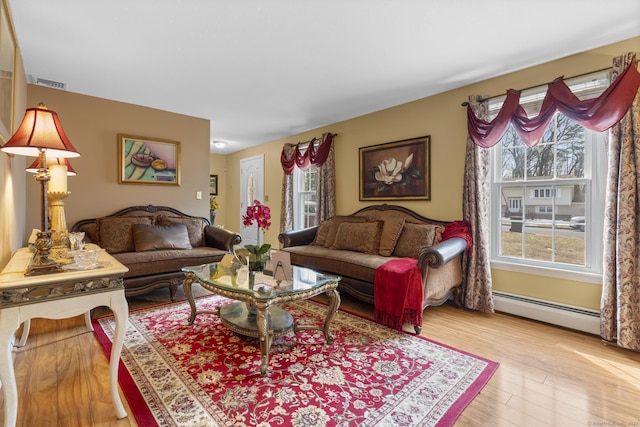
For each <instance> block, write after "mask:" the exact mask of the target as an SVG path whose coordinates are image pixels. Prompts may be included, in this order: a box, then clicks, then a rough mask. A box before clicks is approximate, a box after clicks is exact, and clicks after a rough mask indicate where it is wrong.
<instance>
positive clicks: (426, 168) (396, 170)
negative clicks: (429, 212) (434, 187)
mask: <svg viewBox="0 0 640 427" xmlns="http://www.w3.org/2000/svg"><path fill="white" fill-rule="evenodd" d="M430 152H431V136H430V135H427V136H421V137H418V138H412V139H404V140H402V141H394V142H387V143H385V144H379V145H372V146H369V147H361V148H360V200H431V179H430V174H431V167H430V162H431V155H430Z"/></svg>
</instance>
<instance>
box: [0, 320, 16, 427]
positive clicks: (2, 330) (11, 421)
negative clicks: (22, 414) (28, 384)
mask: <svg viewBox="0 0 640 427" xmlns="http://www.w3.org/2000/svg"><path fill="white" fill-rule="evenodd" d="M18 318H19V315H18V314H17V313H16V311H15V310H14V309H10V308H6V309H3V310H2V313H0V381H1V382H2V390H3V391H4V425H5V426H6V427H13V426H15V425H16V420H17V418H18V386H17V385H16V375H15V372H14V370H13V356H12V354H11V350H12V347H13V335H14V334H15V332H16V331H17V330H18V327H19V326H20V324H19V323H18V322H17V321H16V320H17V319H18Z"/></svg>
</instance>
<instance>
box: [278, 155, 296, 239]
mask: <svg viewBox="0 0 640 427" xmlns="http://www.w3.org/2000/svg"><path fill="white" fill-rule="evenodd" d="M295 149H296V146H295V145H293V144H285V145H284V147H283V148H282V155H283V156H287V158H292V156H293V152H294V150H295ZM280 209H281V210H280V232H281V233H282V232H283V231H289V230H293V174H288V173H285V174H284V175H283V176H282V207H281V208H280Z"/></svg>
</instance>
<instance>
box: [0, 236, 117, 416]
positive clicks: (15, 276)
mask: <svg viewBox="0 0 640 427" xmlns="http://www.w3.org/2000/svg"><path fill="white" fill-rule="evenodd" d="M91 246H94V247H93V248H92V247H91ZM96 248H97V247H95V245H88V247H87V249H96ZM32 255H33V254H32V252H31V251H30V250H29V249H27V248H22V249H19V250H18V251H16V253H15V255H14V256H13V257H12V258H11V260H10V261H9V263H8V264H7V266H6V267H5V268H4V269H3V270H2V272H1V273H0V381H1V382H2V384H1V387H2V390H3V391H4V406H5V408H4V425H5V427H12V426H15V425H16V419H17V414H18V389H17V386H16V377H15V372H14V367H13V358H12V347H13V340H14V335H15V333H16V331H17V330H18V327H19V326H20V324H22V323H25V327H24V328H23V334H22V337H21V340H20V345H24V343H25V342H26V338H27V335H28V333H29V324H30V321H31V319H33V318H36V317H39V318H45V319H64V318H68V317H74V316H79V315H81V314H83V313H84V314H85V320H86V322H87V326H88V327H89V328H90V327H91V324H90V319H89V316H88V313H89V312H90V310H92V309H93V308H95V307H99V306H107V307H109V308H111V310H112V311H113V313H114V317H115V321H116V330H115V337H114V340H113V346H112V347H111V360H110V362H109V383H110V384H109V385H110V392H111V398H112V399H113V404H114V406H115V409H116V415H117V417H118V418H124V417H126V416H127V411H126V410H125V409H124V405H123V404H122V400H121V399H120V394H119V393H118V364H119V362H120V351H121V350H122V345H123V343H124V332H125V329H126V324H127V318H128V316H129V306H128V304H127V300H126V299H125V297H124V286H123V276H124V273H126V272H127V271H128V269H127V267H125V266H124V265H122V264H121V263H120V262H118V261H117V260H116V259H115V258H113V257H112V256H111V255H109V254H107V253H106V252H105V251H102V252H101V254H100V258H99V259H98V265H97V267H96V268H94V269H90V270H76V271H74V270H73V269H68V270H65V271H63V272H60V273H52V274H43V275H36V276H25V272H26V270H27V266H28V264H29V262H30V260H31V257H32Z"/></svg>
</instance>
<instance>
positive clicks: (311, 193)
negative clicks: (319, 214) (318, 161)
mask: <svg viewBox="0 0 640 427" xmlns="http://www.w3.org/2000/svg"><path fill="white" fill-rule="evenodd" d="M317 185H318V168H317V167H316V166H314V165H312V166H311V167H309V169H307V170H306V171H303V170H301V169H300V168H295V170H294V172H293V188H294V192H293V203H294V204H293V215H294V217H293V228H294V230H300V229H302V228H307V227H312V226H314V225H317V223H316V188H317Z"/></svg>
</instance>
